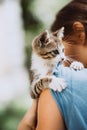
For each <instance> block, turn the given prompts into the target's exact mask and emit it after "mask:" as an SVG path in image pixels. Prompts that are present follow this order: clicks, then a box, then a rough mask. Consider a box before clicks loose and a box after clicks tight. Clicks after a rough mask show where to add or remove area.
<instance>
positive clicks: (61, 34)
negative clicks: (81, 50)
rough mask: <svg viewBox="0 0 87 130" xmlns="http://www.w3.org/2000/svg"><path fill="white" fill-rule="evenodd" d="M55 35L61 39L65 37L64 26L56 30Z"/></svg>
mask: <svg viewBox="0 0 87 130" xmlns="http://www.w3.org/2000/svg"><path fill="white" fill-rule="evenodd" d="M53 35H54V36H56V37H58V39H59V40H62V38H63V37H64V27H62V28H60V29H59V30H57V31H56V32H54V33H53Z"/></svg>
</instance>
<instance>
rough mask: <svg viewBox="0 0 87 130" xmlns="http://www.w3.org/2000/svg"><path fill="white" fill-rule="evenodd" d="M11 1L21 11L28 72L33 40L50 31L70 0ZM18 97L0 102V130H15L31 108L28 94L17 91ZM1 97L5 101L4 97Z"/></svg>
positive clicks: (0, 2)
mask: <svg viewBox="0 0 87 130" xmlns="http://www.w3.org/2000/svg"><path fill="white" fill-rule="evenodd" d="M8 1H10V0H7V2H8ZM13 1H16V2H19V6H20V9H21V20H22V29H23V35H24V66H25V68H26V71H27V72H28V70H29V67H30V56H31V43H32V40H33V38H34V37H35V36H36V35H37V34H39V33H40V32H42V31H44V30H45V29H50V26H51V24H52V23H53V21H54V19H55V15H56V13H57V12H58V10H60V9H61V8H62V7H63V6H64V5H65V4H67V3H68V2H70V1H71V0H61V1H60V0H20V1H18V0H13ZM4 4H5V0H2V1H0V8H1V7H2V6H4ZM9 17H10V15H9ZM0 85H1V84H0ZM26 86H27V87H25V86H24V87H25V89H26V91H28V89H29V84H28V83H27V85H26ZM1 91H2V90H1ZM10 91H11V90H10ZM18 95H19V96H14V98H12V99H10V101H7V102H5V103H4V102H0V130H17V126H18V124H19V122H20V121H21V119H22V117H23V116H24V114H25V113H26V111H27V110H28V109H29V107H30V106H31V102H32V100H31V99H30V97H29V92H25V91H24V93H22V94H20V91H19V94H18ZM3 96H4V99H5V98H6V97H5V95H3Z"/></svg>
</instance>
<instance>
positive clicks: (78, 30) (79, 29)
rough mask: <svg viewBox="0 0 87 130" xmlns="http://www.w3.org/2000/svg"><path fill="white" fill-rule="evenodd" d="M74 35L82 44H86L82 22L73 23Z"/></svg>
mask: <svg viewBox="0 0 87 130" xmlns="http://www.w3.org/2000/svg"><path fill="white" fill-rule="evenodd" d="M73 35H74V36H75V38H76V39H77V40H79V41H80V44H84V43H85V38H86V34H85V27H84V25H83V24H82V23H81V22H78V21H76V22H74V23H73Z"/></svg>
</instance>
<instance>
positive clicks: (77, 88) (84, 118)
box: [51, 65, 87, 130]
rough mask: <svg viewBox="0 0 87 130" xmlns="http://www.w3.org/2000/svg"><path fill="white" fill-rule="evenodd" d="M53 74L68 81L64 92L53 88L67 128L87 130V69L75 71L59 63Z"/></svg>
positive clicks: (52, 92)
mask: <svg viewBox="0 0 87 130" xmlns="http://www.w3.org/2000/svg"><path fill="white" fill-rule="evenodd" d="M53 74H54V75H55V76H57V77H61V78H64V79H65V81H66V83H67V88H66V89H65V90H63V91H62V92H58V91H53V90H51V94H52V95H53V97H54V99H55V101H56V103H57V105H58V108H59V109H60V111H61V113H62V116H63V118H64V121H65V124H66V127H67V130H87V69H83V70H81V71H75V70H73V69H71V68H69V67H63V65H57V67H56V69H55V70H54V73H53Z"/></svg>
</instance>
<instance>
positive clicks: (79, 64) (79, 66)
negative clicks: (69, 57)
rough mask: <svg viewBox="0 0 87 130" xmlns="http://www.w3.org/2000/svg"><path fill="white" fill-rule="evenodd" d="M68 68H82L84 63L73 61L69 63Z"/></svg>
mask: <svg viewBox="0 0 87 130" xmlns="http://www.w3.org/2000/svg"><path fill="white" fill-rule="evenodd" d="M70 68H73V69H75V70H82V69H84V65H83V64H82V63H81V62H78V61H74V62H72V63H71V65H70Z"/></svg>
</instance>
